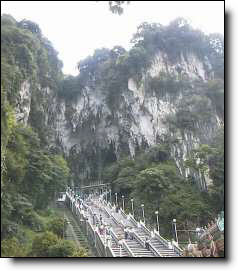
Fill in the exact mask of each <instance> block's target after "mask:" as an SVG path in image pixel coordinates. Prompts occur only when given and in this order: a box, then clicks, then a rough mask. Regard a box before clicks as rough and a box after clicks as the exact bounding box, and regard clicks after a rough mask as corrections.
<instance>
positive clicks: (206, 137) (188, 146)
mask: <svg viewBox="0 0 238 271" xmlns="http://www.w3.org/2000/svg"><path fill="white" fill-rule="evenodd" d="M162 73H164V74H170V75H172V76H173V77H174V78H175V82H179V81H180V80H181V79H183V80H185V79H186V82H189V83H188V84H187V85H186V86H184V87H183V88H181V87H180V88H179V89H176V88H175V92H174V93H171V92H170V91H168V92H166V93H165V94H164V95H162V94H158V93H156V91H154V90H153V89H151V86H150V84H149V81H150V80H151V78H152V79H153V78H159V79H160V77H161V76H162ZM212 78H213V71H212V68H211V64H210V63H209V61H208V59H207V58H205V59H203V60H200V59H199V58H198V57H196V56H195V55H194V54H192V53H189V54H187V55H182V54H181V56H180V60H179V61H177V62H175V63H171V62H169V60H168V56H167V55H166V54H165V53H163V52H158V54H156V56H155V57H154V60H153V62H152V64H151V66H150V67H149V68H148V69H147V70H146V71H145V72H144V73H143V74H142V78H141V80H140V81H139V82H138V81H136V80H135V79H133V78H130V79H129V80H128V87H127V88H125V89H124V90H123V91H122V93H121V94H120V95H119V100H118V103H117V107H116V108H115V107H114V108H113V109H112V108H110V107H109V106H108V104H107V102H106V98H107V97H106V94H105V92H104V91H103V89H101V88H100V87H97V86H94V87H93V88H92V86H90V85H88V86H86V87H85V88H84V89H83V90H82V92H81V94H80V95H79V96H78V97H76V98H75V99H74V100H73V101H67V100H64V99H60V98H58V97H57V95H55V94H53V92H52V91H51V90H50V89H49V88H47V89H44V88H40V87H39V93H41V101H43V102H39V104H37V108H38V111H40V112H42V116H43V120H42V126H44V127H42V129H47V130H48V132H49V137H48V143H49V144H50V145H51V146H54V147H56V146H57V147H60V148H61V149H62V150H63V151H64V152H65V154H66V155H67V156H68V158H69V160H70V161H71V167H72V169H73V171H74V174H75V180H78V181H81V180H82V179H85V178H88V179H98V178H99V179H100V177H101V171H102V168H103V166H105V165H106V164H108V163H110V162H112V161H115V160H116V159H118V158H120V157H121V156H122V155H130V156H131V157H133V156H134V155H135V153H136V151H137V150H138V149H140V148H146V147H148V146H152V145H154V144H156V143H159V142H163V141H166V140H168V139H170V140H171V143H170V146H171V155H172V157H173V158H174V159H175V162H176V164H177V166H178V168H179V170H180V172H181V174H183V175H184V176H188V174H190V172H189V170H188V169H185V168H184V160H186V158H187V157H188V155H189V153H190V152H191V150H192V149H194V148H197V147H198V146H199V144H200V143H203V144H204V143H205V144H206V143H209V142H210V140H211V139H212V138H213V137H214V135H215V133H216V131H217V129H218V128H219V126H220V125H221V124H222V122H223V121H222V119H221V118H220V117H219V116H218V115H217V113H216V109H215V107H214V106H213V105H212V103H211V101H210V100H209V99H208V98H206V97H205V96H204V97H203V95H201V92H200V88H199V86H198V85H199V84H198V83H197V82H200V83H201V82H205V81H206V80H208V79H212ZM29 89H30V84H29V83H28V82H27V81H25V82H24V83H23V84H22V86H21V90H20V93H19V105H18V107H17V110H16V115H17V118H18V120H21V121H22V122H23V123H25V124H26V123H27V122H28V119H29V114H30V115H31V104H32V103H31V102H32V101H31V94H30V91H29ZM193 99H195V102H194V100H193ZM36 103H37V101H36ZM185 109H186V110H190V112H193V113H194V114H195V115H196V116H200V115H201V114H202V113H204V111H205V112H208V113H209V114H208V115H206V116H205V117H203V118H197V120H196V121H194V122H193V129H189V128H187V127H186V126H185V127H180V126H179V125H177V126H176V121H175V123H173V125H171V123H172V122H171V121H169V119H171V118H174V117H175V116H177V120H178V119H179V116H180V115H179V114H180V113H179V112H180V111H181V110H185ZM176 114H177V115H176ZM175 138H176V140H175V141H174V142H173V139H175ZM196 178H198V179H200V181H201V186H202V187H203V188H205V187H206V185H207V184H208V183H209V182H211V180H208V177H204V176H196Z"/></svg>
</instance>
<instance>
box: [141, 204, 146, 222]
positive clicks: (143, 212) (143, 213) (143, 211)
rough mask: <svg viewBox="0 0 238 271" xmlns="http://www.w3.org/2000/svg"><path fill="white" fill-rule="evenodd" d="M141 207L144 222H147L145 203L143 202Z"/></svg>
mask: <svg viewBox="0 0 238 271" xmlns="http://www.w3.org/2000/svg"><path fill="white" fill-rule="evenodd" d="M141 208H142V216H143V222H144V224H145V210H144V204H141Z"/></svg>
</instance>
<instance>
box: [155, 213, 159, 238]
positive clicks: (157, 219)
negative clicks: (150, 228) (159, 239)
mask: <svg viewBox="0 0 238 271" xmlns="http://www.w3.org/2000/svg"><path fill="white" fill-rule="evenodd" d="M155 214H156V222H157V231H158V233H159V212H158V211H155Z"/></svg>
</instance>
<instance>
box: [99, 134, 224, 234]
mask: <svg viewBox="0 0 238 271" xmlns="http://www.w3.org/2000/svg"><path fill="white" fill-rule="evenodd" d="M222 140H224V138H223V135H222V131H221V133H219V136H218V137H217V138H215V139H214V141H213V142H212V144H211V145H209V146H205V145H204V146H203V145H201V146H200V148H199V149H197V150H194V151H193V154H194V155H193V156H192V157H193V158H191V159H189V160H188V161H187V164H186V166H187V167H189V168H190V169H191V170H198V169H200V170H202V171H203V172H205V171H207V170H208V169H209V176H210V178H212V180H213V183H212V184H211V185H210V186H209V187H208V191H202V190H201V189H200V187H199V185H198V184H197V183H196V182H192V181H191V180H190V177H189V176H188V177H187V178H185V177H183V176H182V175H181V173H180V172H179V170H178V168H177V166H176V164H175V162H174V160H173V159H172V157H171V156H170V147H171V145H170V144H169V143H166V142H164V143H160V144H158V145H155V146H153V147H151V148H149V149H147V150H146V151H141V152H139V153H137V154H136V156H135V158H134V159H131V158H130V157H127V158H126V157H125V158H123V159H120V160H118V161H117V162H115V163H113V164H111V165H110V166H108V167H107V168H106V169H105V171H104V175H103V179H104V181H105V182H111V184H112V199H113V200H114V201H115V196H114V193H115V192H117V194H118V201H119V204H120V205H121V206H122V197H121V196H122V195H123V196H124V197H125V206H126V211H127V212H132V209H131V202H130V199H132V198H133V199H134V213H135V217H136V218H137V219H142V209H141V204H142V203H143V204H144V206H145V207H144V208H145V220H146V223H147V225H149V226H151V227H152V228H153V227H155V226H156V216H155V211H159V221H160V225H161V234H162V235H163V236H166V237H168V238H171V237H172V236H171V224H170V222H171V221H172V219H173V218H176V219H177V224H178V228H180V229H181V228H182V229H183V228H184V227H185V226H186V225H187V224H186V223H187V222H189V225H190V227H191V228H195V227H196V226H198V225H201V226H202V225H206V224H207V223H208V222H209V221H210V220H211V219H214V217H216V216H217V214H218V213H219V212H220V211H221V210H223V208H224V146H223V145H222ZM198 157H199V158H200V163H199V164H197V163H196V161H197V158H198ZM184 223H185V224H186V225H185V224H184Z"/></svg>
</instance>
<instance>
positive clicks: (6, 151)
mask: <svg viewBox="0 0 238 271" xmlns="http://www.w3.org/2000/svg"><path fill="white" fill-rule="evenodd" d="M111 2H117V4H118V6H119V9H117V8H114V7H113V5H111V9H112V11H115V12H118V13H119V14H120V12H121V11H122V10H121V9H120V5H121V4H123V3H124V2H125V1H111ZM1 25H2V32H1V33H2V38H1V39H2V40H1V41H2V62H1V69H2V70H1V71H2V78H1V136H2V137H1V177H2V178H1V179H2V182H1V188H2V193H1V201H2V204H1V208H2V212H1V218H2V219H1V236H2V256H11V257H13V256H19V257H21V256H31V257H36V256H39V257H50V256H51V257H69V256H85V252H84V251H78V250H77V249H75V247H74V246H73V245H72V243H70V242H68V241H64V240H63V239H62V237H63V233H62V229H63V226H64V221H63V220H62V219H60V218H59V217H56V216H50V214H46V213H45V212H46V210H47V208H48V206H49V204H50V202H51V200H52V199H53V198H54V194H55V192H57V191H61V190H64V188H65V185H66V184H67V182H68V181H69V178H70V170H69V166H70V168H71V170H72V171H73V172H74V175H75V176H76V177H78V176H79V174H80V170H81V171H84V173H85V179H88V177H89V176H88V175H90V174H89V172H88V170H89V166H88V165H87V163H86V161H90V167H91V168H93V169H94V170H93V172H92V173H91V177H93V178H94V179H97V178H99V179H103V180H104V181H105V182H111V183H112V187H113V193H114V192H117V193H118V197H119V198H121V196H122V195H124V196H125V198H126V199H130V198H134V206H135V215H136V217H137V218H142V213H141V208H140V205H141V204H142V203H143V204H144V205H145V216H146V222H147V223H148V224H150V225H151V226H154V225H155V223H156V217H155V215H154V212H155V211H156V210H158V211H159V219H160V224H161V230H162V232H161V234H163V235H165V236H168V237H170V230H171V225H170V224H169V223H170V221H171V220H172V219H173V218H177V221H178V227H184V225H185V224H184V223H185V222H186V223H187V221H190V223H191V226H196V225H198V224H201V225H204V224H206V223H207V222H208V221H209V220H210V219H212V218H214V216H216V215H217V213H218V212H220V210H221V209H223V206H224V135H223V133H222V132H221V133H220V134H219V135H218V136H217V138H215V139H214V142H212V143H211V144H209V145H208V144H207V145H201V146H200V147H199V148H198V149H196V150H193V151H192V152H191V154H190V157H189V159H188V160H187V161H186V166H187V168H189V169H190V170H191V171H194V172H196V173H198V174H199V173H201V174H208V176H209V177H210V178H211V179H212V180H213V184H211V185H210V186H209V187H208V191H206V192H204V191H201V190H200V187H199V186H198V185H197V183H196V182H194V181H193V180H192V179H191V176H188V178H187V179H185V178H184V177H182V175H181V173H180V172H179V170H178V168H177V165H176V164H175V162H174V160H173V159H172V157H171V155H170V154H171V144H172V142H169V141H168V140H167V141H162V140H160V144H157V145H155V146H153V147H152V148H147V146H146V142H145V143H144V145H145V146H143V143H142V144H141V146H138V149H136V155H135V158H134V159H132V158H131V157H127V154H128V150H125V151H124V153H123V155H122V157H123V158H121V159H119V160H118V161H116V160H117V157H116V155H115V146H113V143H110V146H109V147H108V148H107V149H106V148H105V149H103V148H100V146H99V147H98V146H95V145H93V146H83V147H82V149H83V148H84V149H83V150H82V153H83V156H82V157H78V155H77V151H76V150H75V149H74V148H71V150H70V154H69V166H68V164H67V162H66V161H65V159H64V155H63V154H62V153H61V152H60V151H54V150H53V148H50V142H49V129H48V128H49V127H48V125H49V123H50V119H48V120H46V119H45V116H44V113H45V111H44V110H43V109H45V110H49V111H50V103H51V99H52V96H51V97H50V99H49V100H48V101H46V100H47V99H45V96H43V94H42V92H41V91H40V90H39V84H40V85H41V88H44V89H46V92H47V89H51V90H52V91H53V93H54V94H53V95H54V97H57V95H59V96H58V97H60V98H62V99H64V100H65V101H66V111H65V114H66V118H68V119H70V117H72V115H73V113H74V111H73V110H74V109H73V108H71V107H67V103H70V102H72V101H73V100H75V99H76V98H78V97H80V95H82V94H83V91H84V90H85V89H86V87H87V88H88V89H90V91H98V90H99V91H101V93H102V95H105V102H106V104H107V105H108V107H109V109H110V110H111V116H110V117H108V120H106V121H108V122H113V121H114V120H115V118H116V116H114V114H115V112H116V109H117V108H118V107H119V106H120V104H121V101H122V94H123V92H125V91H129V90H128V85H127V84H128V79H129V78H133V79H134V80H135V81H136V83H137V84H138V86H139V84H141V83H142V82H143V80H146V82H145V85H146V87H145V88H146V92H147V93H146V95H148V94H149V95H150V94H152V95H154V96H156V97H157V98H158V99H166V97H167V96H169V97H170V99H173V103H174V104H175V105H176V110H175V112H174V113H173V114H170V115H168V116H167V117H166V119H165V120H164V121H165V123H166V124H167V125H168V127H169V131H170V132H173V133H174V138H173V140H174V142H175V141H178V138H177V137H176V133H177V132H178V131H183V132H184V131H189V132H197V130H199V125H198V124H199V123H200V124H204V123H206V122H209V121H210V119H211V117H212V114H213V112H214V110H213V109H215V111H216V113H217V114H218V116H219V117H221V119H223V118H224V81H223V64H224V44H223V43H224V41H223V37H221V36H220V35H217V34H213V35H209V36H207V35H205V34H203V33H202V32H200V31H198V30H194V29H193V28H192V27H191V26H190V25H189V24H188V22H187V21H185V20H184V19H181V18H179V19H177V20H175V21H174V22H171V23H170V24H169V25H168V26H162V25H160V24H149V23H143V24H141V25H140V26H139V27H138V29H137V33H136V34H135V35H134V37H133V40H132V42H133V44H134V45H133V47H132V48H131V50H129V51H126V50H125V49H124V48H122V47H121V46H115V47H114V48H113V49H111V50H109V49H106V48H101V49H97V50H95V52H94V54H93V56H89V57H87V58H86V59H85V60H82V61H80V62H79V63H78V69H79V75H78V76H76V77H73V76H66V77H65V78H63V75H62V72H61V67H62V63H61V61H59V60H58V58H57V52H56V51H55V49H54V48H53V47H52V45H51V43H50V42H49V41H48V40H47V39H46V38H45V37H44V36H43V35H42V33H41V30H40V28H39V26H38V25H37V24H35V23H33V22H31V21H27V20H23V21H21V22H17V21H16V20H15V19H14V18H12V17H11V16H10V15H3V16H2V18H1ZM158 51H162V52H165V53H166V54H167V56H168V61H169V62H171V63H175V62H176V61H177V60H179V59H180V58H181V57H182V54H183V57H186V55H188V54H189V53H195V54H196V55H197V56H198V57H199V58H201V59H202V60H204V59H206V58H207V60H208V62H209V61H210V62H211V64H212V66H213V71H214V79H211V80H209V81H207V82H202V81H200V80H198V81H189V80H187V79H186V78H184V77H183V76H182V74H180V73H178V74H179V75H177V76H174V75H172V74H169V73H165V72H162V73H160V74H159V75H158V76H157V77H150V76H147V77H143V75H144V74H146V71H147V69H148V68H149V66H150V64H151V63H152V61H153V57H154V56H155V54H156V53H157V52H158ZM178 69H179V67H178ZM210 72H211V70H210V69H209V67H207V73H208V74H209V73H210ZM210 75H211V74H210ZM210 78H212V76H210ZM25 81H28V82H29V84H30V88H31V89H30V93H31V108H30V109H31V110H30V114H29V119H28V125H23V124H20V122H17V121H16V119H15V109H16V105H17V103H18V100H19V90H20V86H21V85H22V83H23V82H25ZM181 93H183V99H180V100H178V97H179V95H180V94H181ZM42 108H43V109H42ZM47 112H48V111H47ZM88 121H89V122H90V121H91V122H92V123H94V124H96V122H97V121H98V119H97V118H96V117H95V118H89V119H88ZM29 124H30V125H29ZM95 126H96V125H95ZM90 132H95V131H90ZM169 136H170V135H168V138H169ZM168 138H167V139H168ZM174 142H173V143H174ZM119 144H120V147H121V146H123V144H124V145H126V147H125V149H128V148H127V142H119ZM121 149H123V147H121ZM198 160H199V162H198ZM76 177H75V179H76ZM130 206H131V205H130V201H128V202H126V209H127V210H128V211H131V209H130V208H131V207H130ZM43 214H45V215H43ZM62 224H63V226H62Z"/></svg>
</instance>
